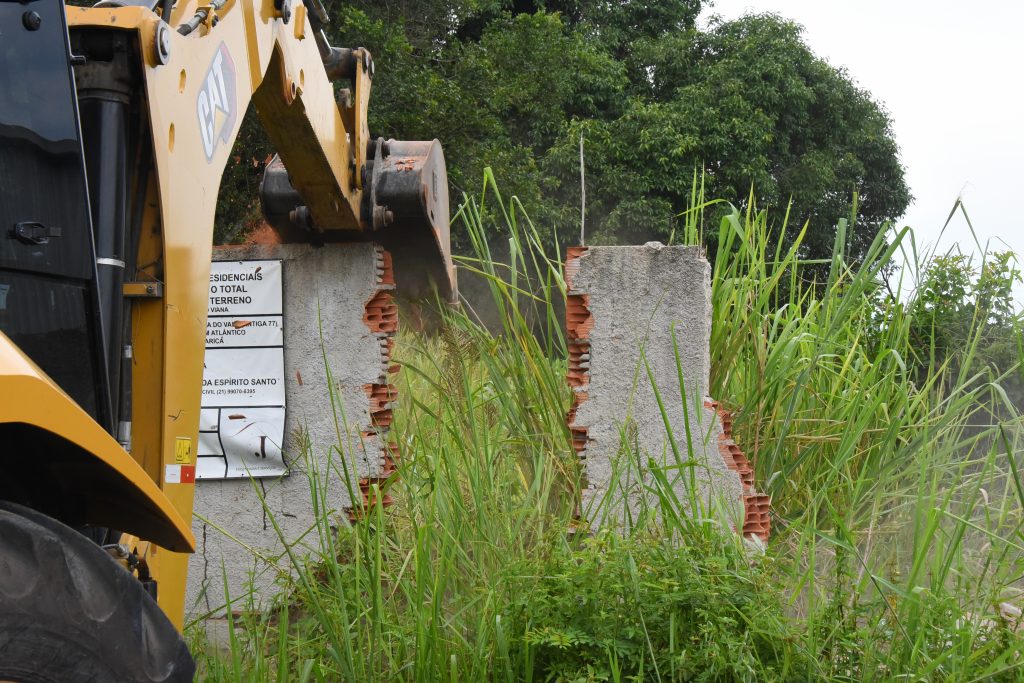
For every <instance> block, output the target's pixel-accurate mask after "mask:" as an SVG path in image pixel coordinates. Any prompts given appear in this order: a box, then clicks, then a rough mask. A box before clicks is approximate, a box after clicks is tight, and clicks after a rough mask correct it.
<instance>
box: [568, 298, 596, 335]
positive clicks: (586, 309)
mask: <svg viewBox="0 0 1024 683" xmlns="http://www.w3.org/2000/svg"><path fill="white" fill-rule="evenodd" d="M565 327H566V330H567V331H568V333H569V340H571V341H577V340H580V339H589V338H590V331H591V330H592V329H594V316H592V315H591V314H590V297H589V296H588V295H586V294H570V295H568V296H567V297H566V301H565Z"/></svg>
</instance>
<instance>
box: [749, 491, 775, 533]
mask: <svg viewBox="0 0 1024 683" xmlns="http://www.w3.org/2000/svg"><path fill="white" fill-rule="evenodd" d="M771 505H772V499H771V496H766V495H764V494H762V493H754V494H748V495H744V496H743V511H744V513H745V514H744V519H743V536H744V537H746V536H757V537H758V538H760V539H761V540H762V541H765V542H767V541H768V537H769V536H771V531H772V519H771Z"/></svg>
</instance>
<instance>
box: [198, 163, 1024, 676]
mask: <svg viewBox="0 0 1024 683" xmlns="http://www.w3.org/2000/svg"><path fill="white" fill-rule="evenodd" d="M693 195H694V197H695V199H694V202H693V205H692V206H691V208H690V210H689V211H687V212H686V215H685V217H684V218H685V221H684V222H683V228H682V230H681V232H680V234H679V235H678V237H679V238H680V240H681V241H686V242H689V243H699V242H700V241H701V239H702V237H703V234H702V233H703V232H704V231H705V230H706V229H708V227H707V226H705V225H704V224H703V222H702V221H703V218H702V217H703V216H705V215H706V214H707V213H708V212H706V211H705V209H707V208H708V207H709V206H710V204H711V203H705V202H703V200H701V199H700V195H701V192H700V188H699V186H698V184H697V182H695V185H694V193H693ZM751 204H753V203H752V202H751ZM455 220H456V221H458V222H459V223H460V224H462V225H464V226H465V227H466V229H467V230H468V234H469V235H470V238H471V240H472V243H473V245H474V248H475V250H476V254H477V256H476V257H475V258H472V259H464V260H463V261H462V263H461V264H460V265H461V266H462V268H464V269H466V270H469V271H473V272H474V273H475V274H476V275H478V276H479V277H481V278H482V279H483V280H484V281H485V282H486V284H487V286H488V287H489V288H490V291H491V295H492V297H493V299H494V302H495V305H496V306H497V307H498V309H499V311H500V312H501V319H502V321H503V329H502V330H500V331H499V332H498V333H492V332H489V331H487V330H485V329H484V327H483V326H481V325H479V324H477V323H476V322H475V320H474V315H473V312H472V311H471V310H466V309H463V310H444V311H443V312H442V317H443V320H442V323H441V325H440V329H439V331H438V332H437V334H433V335H412V334H403V335H402V336H401V337H400V339H399V343H398V345H397V348H398V353H399V359H400V361H401V364H402V366H403V370H402V373H401V375H400V378H401V379H400V386H399V388H400V392H401V397H402V398H401V401H400V404H399V408H398V410H397V412H396V415H395V425H394V433H393V434H394V436H395V437H396V438H397V441H398V442H399V444H400V447H401V452H402V460H401V464H400V467H399V472H398V475H397V477H396V478H394V479H393V480H392V483H391V484H389V487H390V492H391V494H392V495H393V496H394V498H395V501H396V502H395V504H394V505H393V506H392V507H389V508H387V509H383V508H380V507H377V508H374V509H373V510H372V511H371V512H370V513H369V514H368V515H367V516H366V518H364V519H362V520H361V521H359V522H357V523H356V524H354V525H351V526H349V525H347V524H343V523H340V522H339V519H340V517H341V513H340V511H339V510H338V509H337V505H338V503H337V501H331V500H328V499H326V497H325V496H324V495H323V493H322V492H323V491H325V490H326V488H325V486H324V485H323V480H324V479H325V478H326V477H333V476H344V472H346V471H347V470H346V469H344V468H342V467H341V466H340V465H339V466H338V467H337V468H334V469H333V470H332V471H330V472H317V471H316V470H315V468H314V467H313V466H312V464H313V459H312V458H311V456H310V454H309V453H306V454H305V455H304V457H305V458H307V461H308V462H307V465H308V466H307V470H308V471H309V472H310V474H309V476H311V477H314V478H317V481H318V485H317V486H313V487H311V488H312V489H313V490H314V491H316V492H319V493H315V494H314V496H315V500H314V501H312V502H313V504H314V507H315V509H316V510H319V511H322V512H321V513H320V515H319V518H318V522H317V525H316V526H317V528H316V529H313V530H311V533H315V534H319V537H320V539H321V546H322V552H321V553H320V554H319V555H318V556H315V557H311V558H306V557H290V558H288V559H290V560H291V561H292V562H293V563H294V565H295V571H293V572H292V573H291V574H287V573H283V574H282V576H281V578H280V581H281V584H282V589H283V592H282V597H281V598H280V600H279V601H278V603H277V604H275V605H274V606H273V607H272V608H270V609H269V610H265V611H249V612H247V613H246V614H245V615H244V616H241V617H233V618H231V619H230V620H229V634H228V642H227V647H226V649H225V648H221V647H218V646H215V645H210V644H207V643H206V641H205V638H204V632H203V630H202V628H201V626H200V625H194V626H193V628H192V630H191V636H192V640H193V642H194V643H195V648H194V649H195V651H196V654H197V656H198V658H199V660H200V668H201V671H202V672H203V674H202V675H203V677H204V678H205V679H207V680H216V681H262V680H276V681H383V680H396V681H627V680H629V681H641V680H642V681H689V680H707V681H712V680H715V681H718V680H723V681H733V680H735V681H754V680H757V681H762V680H794V681H804V680H817V679H820V680H848V681H860V680H869V681H870V680H878V681H881V680H922V681H932V680H941V681H975V680H1021V679H1022V678H1024V670H1022V668H1021V667H1022V666H1024V659H1022V657H1024V652H1022V642H1021V638H1020V635H1019V634H1018V633H1017V632H1016V624H1015V623H1014V622H1013V620H1012V607H1011V606H1012V605H1014V604H1018V605H1019V604H1020V602H1021V596H1020V595H1019V592H1018V587H1019V584H1020V574H1021V571H1022V568H1024V564H1022V562H1021V559H1022V551H1024V534H1022V523H1024V522H1022V515H1021V511H1022V504H1024V486H1022V479H1021V476H1020V474H1019V472H1018V464H1017V461H1016V460H1015V457H1016V450H1017V441H1018V428H1017V421H1016V420H1015V419H1014V420H1011V421H1006V420H1005V419H1004V420H1002V421H998V420H995V419H994V417H993V416H995V415H1002V416H1005V415H1007V414H1010V415H1016V413H1015V412H1014V410H1013V406H1010V405H1006V404H1007V401H1006V400H1005V394H1004V393H1003V392H1001V390H1000V385H999V382H1000V380H1001V377H1000V376H999V375H998V373H997V372H995V371H990V372H985V373H982V374H973V375H971V374H969V373H967V372H966V371H964V370H962V369H961V368H967V367H971V363H969V362H954V359H947V360H945V361H943V362H941V363H939V362H935V361H934V360H932V358H934V354H930V353H929V349H928V348H924V347H922V346H921V344H920V343H919V341H917V340H915V339H914V338H913V336H912V335H911V334H910V327H911V320H910V317H909V315H908V313H907V310H908V309H909V307H908V306H907V305H906V304H905V303H901V302H900V301H898V300H894V299H893V298H891V297H887V296H884V295H883V294H882V290H881V289H880V283H881V278H882V275H883V269H884V268H886V267H887V266H888V264H889V263H890V262H891V260H892V258H893V257H894V256H896V255H898V254H899V253H907V254H909V255H910V256H911V267H910V268H909V269H904V272H905V273H906V272H908V270H909V271H910V275H908V276H912V275H913V272H912V271H913V264H915V263H917V264H919V263H923V262H924V261H925V260H926V259H925V258H924V257H919V256H918V254H917V253H916V251H915V248H914V244H913V237H912V234H911V233H910V232H909V231H908V230H903V231H899V232H896V233H882V234H880V235H879V236H878V238H877V239H876V240H875V243H874V245H873V246H872V248H871V250H870V252H869V255H868V257H867V258H866V259H865V260H863V261H862V262H860V263H856V264H854V263H849V262H847V260H846V259H845V258H844V252H843V245H844V244H845V234H846V230H847V227H848V221H840V223H839V226H838V230H837V237H836V247H835V252H834V255H833V259H832V261H831V264H830V268H831V271H830V275H829V277H828V280H827V281H825V282H805V281H803V279H802V278H803V274H802V272H801V270H802V267H803V266H804V264H803V262H802V261H801V260H800V245H801V239H802V236H803V235H802V232H800V230H799V229H797V234H796V236H795V238H794V239H793V240H792V241H791V242H789V243H791V244H792V247H791V248H789V249H788V250H786V251H785V252H783V251H780V250H778V249H776V250H774V251H773V250H772V249H770V247H769V245H771V244H779V243H783V240H781V239H773V238H776V237H778V235H777V234H775V235H773V234H772V226H771V223H770V221H769V215H768V213H767V212H765V211H758V210H756V209H754V208H751V209H749V210H747V211H745V212H742V213H741V212H739V211H736V210H732V211H731V212H730V213H728V215H726V217H725V218H724V219H722V221H721V223H720V224H719V225H718V226H717V227H716V229H717V241H716V242H715V243H716V244H717V253H716V254H713V256H714V277H713V307H714V320H713V332H712V341H711V349H712V354H713V358H712V378H711V382H712V394H713V395H714V396H715V397H716V398H718V399H720V400H722V401H724V402H725V403H726V404H728V405H729V406H731V407H733V408H735V409H736V410H737V411H738V412H737V431H738V440H739V441H740V443H741V445H742V446H743V447H744V448H745V450H746V452H747V454H748V456H750V458H751V459H752V461H753V462H754V464H755V467H756V472H757V481H758V486H759V487H760V488H761V489H762V490H764V491H766V492H768V493H770V494H771V495H772V496H773V505H774V510H775V518H774V527H775V530H774V536H773V538H772V540H771V542H770V544H769V545H768V547H767V549H766V551H764V552H761V551H760V550H759V549H758V548H756V547H755V548H751V546H750V545H749V544H745V543H744V542H743V541H742V539H740V538H739V537H738V536H737V535H735V534H733V533H729V532H728V531H723V530H722V529H720V528H717V527H714V526H712V525H707V524H700V523H695V522H694V520H692V519H690V518H688V517H687V516H686V515H685V514H679V513H680V509H681V506H680V502H679V501H678V500H676V499H675V498H674V496H672V495H670V489H671V487H666V486H664V485H660V484H659V483H658V482H659V481H660V480H659V479H658V478H657V477H655V478H654V480H653V483H652V484H650V491H649V492H650V493H651V497H652V500H653V501H654V502H653V504H652V505H653V507H654V508H657V510H656V511H657V512H658V513H659V514H657V515H655V516H654V518H656V519H657V520H658V521H657V523H651V524H647V525H638V526H636V527H635V528H633V529H631V530H630V531H628V532H621V531H620V530H618V529H612V528H597V529H594V530H593V533H584V531H585V530H586V529H587V528H588V527H587V526H586V524H585V523H582V522H580V521H579V520H578V519H576V516H575V515H576V512H577V499H578V495H579V487H580V484H581V481H580V468H579V463H578V462H577V459H576V456H575V454H574V452H573V450H572V448H571V446H570V441H569V434H568V431H567V429H566V426H565V422H564V418H565V413H566V410H567V408H568V406H569V403H570V394H569V390H568V388H567V386H566V382H565V379H564V376H565V360H564V358H565V339H564V336H563V333H562V325H561V323H560V322H559V317H558V315H557V311H558V310H560V308H561V304H560V301H561V300H563V297H564V295H565V284H564V281H563V280H562V270H561V263H560V262H559V260H558V258H551V257H550V256H548V255H545V253H544V251H543V250H542V249H541V248H540V246H539V245H540V244H541V243H542V240H541V239H540V236H539V235H538V233H537V230H536V229H535V228H534V226H533V225H532V224H531V223H530V222H529V219H528V218H527V217H526V216H525V215H524V213H523V211H522V210H521V207H520V206H519V204H518V202H517V201H516V200H515V199H514V198H513V199H512V200H511V201H508V202H505V201H503V199H502V197H501V196H500V194H499V192H498V190H497V188H496V186H495V184H494V181H493V178H492V177H491V176H490V175H489V174H488V175H487V176H486V177H485V184H484V190H483V192H482V193H481V195H480V196H479V197H476V198H467V199H466V201H465V202H464V203H463V205H462V207H461V209H460V211H459V213H458V215H457V216H456V219H455ZM787 229H788V227H787V226H786V225H785V223H783V225H782V226H781V227H779V228H777V230H787ZM495 235H501V236H502V238H503V239H507V240H508V247H509V249H508V251H509V253H510V254H511V259H510V261H509V262H508V263H496V262H495V261H493V260H492V259H491V257H490V250H489V244H488V237H487V236H491V239H492V240H493V239H496V238H495V237H493V236H495ZM538 329H539V330H540V331H541V333H540V334H538ZM979 337H980V333H972V335H969V336H968V338H966V339H964V340H963V342H964V343H963V352H962V356H961V357H960V360H964V359H966V360H968V361H969V360H970V357H971V355H972V354H974V353H975V352H976V351H977V346H978V343H979V342H978V339H979ZM323 343H324V344H331V343H332V340H330V339H324V340H323ZM665 389H668V387H666V388H665ZM329 399H330V397H325V402H327V401H328V400H329ZM979 418H982V419H979ZM979 424H981V427H978V426H977V425H979ZM676 437H677V438H680V439H682V440H684V441H685V435H678V434H677V435H676ZM349 485H350V488H351V482H349ZM610 517H615V516H614V515H610ZM272 521H273V520H272ZM574 531H575V533H573V532H574ZM289 553H290V551H289ZM245 597H246V596H242V602H243V603H244V602H245ZM1006 615H1009V618H1007V616H1006Z"/></svg>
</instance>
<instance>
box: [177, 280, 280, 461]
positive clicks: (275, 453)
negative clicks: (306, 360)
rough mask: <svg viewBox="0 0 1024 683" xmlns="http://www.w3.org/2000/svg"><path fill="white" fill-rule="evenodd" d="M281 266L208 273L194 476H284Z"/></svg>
mask: <svg viewBox="0 0 1024 683" xmlns="http://www.w3.org/2000/svg"><path fill="white" fill-rule="evenodd" d="M281 301H282V297H281V262H280V261H215V262H214V263H213V264H212V267H211V269H210V303H209V312H208V318H207V323H206V358H205V362H204V366H203V368H204V369H203V400H202V413H201V415H200V418H199V450H198V454H197V455H198V458H197V464H196V478H197V479H232V478H238V477H250V476H252V477H276V476H280V475H282V474H287V467H286V466H285V464H284V458H283V457H282V455H281V443H282V442H283V440H284V412H285V393H284V316H283V315H282V310H281Z"/></svg>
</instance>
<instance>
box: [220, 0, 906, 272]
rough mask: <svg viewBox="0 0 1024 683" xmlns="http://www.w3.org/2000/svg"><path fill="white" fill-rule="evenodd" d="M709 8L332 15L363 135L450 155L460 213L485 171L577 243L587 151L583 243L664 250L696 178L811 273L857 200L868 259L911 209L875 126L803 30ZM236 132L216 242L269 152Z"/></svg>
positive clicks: (588, 0) (363, 10)
mask: <svg viewBox="0 0 1024 683" xmlns="http://www.w3.org/2000/svg"><path fill="white" fill-rule="evenodd" d="M702 4H703V3H702V0H648V1H646V2H641V1H637V0H616V1H615V2H607V1H605V0H550V1H544V0H533V1H530V0H448V1H443V0H416V1H413V0H389V1H387V2H381V1H380V0H354V1H349V0H344V1H343V0H335V1H334V2H329V3H328V11H329V14H330V16H331V17H332V24H331V26H330V27H329V33H330V37H331V40H332V42H334V44H337V45H344V46H357V45H360V46H365V47H368V48H369V49H370V50H371V51H372V52H373V54H374V57H375V60H376V62H377V75H376V78H375V80H374V91H373V97H372V102H371V107H370V124H371V131H373V132H374V134H379V135H384V136H387V137H395V138H404V139H430V138H434V137H437V138H439V139H440V140H441V141H442V143H443V144H444V147H445V155H446V157H447V162H448V167H449V177H450V180H451V184H452V192H453V199H456V200H457V197H458V195H459V193H460V192H461V191H472V190H474V189H475V188H476V187H477V186H478V185H479V182H480V179H481V177H482V171H483V169H484V168H485V167H487V166H490V167H492V168H493V169H494V171H495V173H496V175H497V177H498V179H499V182H500V184H501V186H502V188H503V190H504V191H505V192H508V193H514V194H516V195H518V196H519V198H520V199H521V200H522V201H523V203H524V205H525V206H526V207H527V209H528V211H529V212H530V215H531V217H533V219H534V220H535V222H537V223H538V224H539V227H541V228H542V229H543V230H544V231H546V233H547V234H554V233H555V232H556V231H557V233H558V234H559V239H560V240H561V241H562V242H567V241H570V240H572V239H574V237H573V236H575V235H576V234H578V231H579V202H580V179H579V140H580V136H581V135H582V136H583V139H584V146H585V157H586V179H587V180H586V197H587V234H588V242H594V243H633V242H638V241H646V240H648V239H666V238H667V236H668V235H669V234H670V233H671V231H672V229H673V227H674V226H675V223H676V221H677V220H678V218H677V217H678V215H679V214H680V213H681V212H682V211H683V210H684V209H685V208H686V207H687V206H688V202H689V195H690V192H691V184H692V180H693V174H694V170H695V169H698V170H703V172H704V174H705V175H704V178H705V191H706V195H707V196H708V197H716V198H723V199H726V200H728V201H731V202H733V203H734V204H737V205H742V204H743V203H744V202H745V201H746V199H747V197H748V196H749V193H750V191H751V189H752V188H753V191H754V193H755V198H756V199H757V201H758V202H759V203H760V204H762V205H764V204H768V205H772V206H776V207H781V208H782V209H784V208H785V207H786V205H787V203H788V202H789V201H790V200H792V201H793V207H792V213H791V221H790V222H791V223H792V222H793V220H794V219H797V220H798V221H799V222H800V223H802V222H803V221H804V220H809V221H810V224H811V229H810V231H809V235H808V237H807V239H806V240H805V245H806V247H805V252H806V253H805V255H806V256H808V257H820V256H823V255H825V254H828V253H830V252H831V248H832V245H833V241H834V234H835V232H834V224H835V220H836V219H837V217H839V216H844V215H847V214H848V213H849V210H850V202H851V198H852V195H853V193H854V192H857V193H858V194H859V207H858V208H859V217H858V221H857V230H856V231H854V233H853V235H852V236H851V239H850V243H849V244H848V245H847V249H848V251H847V253H848V254H850V255H851V256H854V257H856V256H857V255H859V254H862V253H863V251H864V250H865V249H866V248H867V245H868V244H869V243H870V241H871V239H872V238H873V237H874V235H875V233H876V231H877V229H878V227H879V226H880V224H881V223H882V222H883V221H885V220H890V219H895V218H898V217H899V216H901V215H902V214H903V212H904V210H905V209H906V206H907V204H908V202H909V200H910V195H909V191H908V188H907V185H906V182H905V179H904V171H903V167H902V165H901V163H900V160H899V154H898V149H897V146H896V143H895V141H894V140H893V135H892V130H891V125H890V120H889V117H888V115H887V114H886V112H885V110H884V109H883V108H882V107H881V106H880V105H879V104H878V103H876V102H875V101H874V100H873V99H872V98H871V96H870V94H869V93H867V92H865V91H864V90H862V89H860V88H858V87H857V86H856V84H855V83H854V82H853V81H852V80H851V78H850V77H849V76H848V75H847V74H846V73H845V72H844V71H842V70H841V69H836V68H835V67H833V66H831V65H829V64H828V63H826V62H825V61H823V60H822V59H820V58H818V57H816V56H815V55H814V54H813V53H812V52H811V51H810V49H809V48H808V47H807V45H806V44H805V43H804V42H803V40H802V37H801V28H800V27H799V26H798V25H797V24H795V23H793V22H791V21H788V20H786V19H783V18H781V17H779V16H776V15H771V14H765V15H754V16H747V17H744V18H741V19H739V20H736V21H721V20H713V21H712V22H711V24H710V25H709V26H708V27H706V28H701V27H699V26H698V25H697V17H698V14H699V13H700V11H701V9H702ZM247 126H248V128H247V130H246V131H243V133H244V134H243V136H241V138H240V139H241V140H242V142H241V143H240V144H239V147H238V149H239V151H238V153H237V154H238V156H237V159H238V160H239V164H238V168H236V169H233V170H232V171H231V172H229V174H228V176H229V177H227V178H226V179H225V184H226V188H227V189H228V192H226V193H225V194H226V195H228V196H227V197H226V198H225V199H224V200H223V202H222V211H221V218H220V221H221V223H222V224H223V223H224V222H225V221H232V220H236V221H237V218H238V215H239V212H240V211H241V210H243V209H244V207H243V206H242V205H241V204H240V203H239V202H237V201H236V202H235V205H234V208H233V209H232V207H231V205H230V203H231V201H232V200H231V196H230V195H231V194H232V192H231V190H232V188H234V189H235V190H236V191H243V190H244V191H248V190H249V189H250V188H251V187H252V182H253V181H252V176H253V175H254V174H255V173H257V171H258V170H259V164H260V162H261V160H262V159H263V158H265V156H266V152H267V151H268V150H267V148H266V142H265V141H263V140H262V139H261V138H260V137H259V136H258V135H256V134H253V133H251V131H252V130H254V126H253V124H252V122H251V121H250V122H249V123H248V124H247ZM247 131H248V132H247ZM253 160H254V161H255V163H250V162H251V161H253ZM221 227H223V225H222V226H221ZM460 238H461V236H460V235H459V234H458V233H457V232H456V233H455V234H453V239H454V241H455V242H456V246H458V245H459V242H460Z"/></svg>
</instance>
